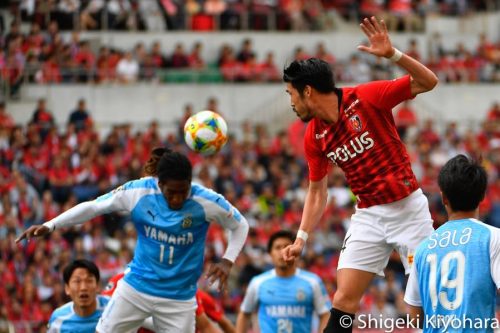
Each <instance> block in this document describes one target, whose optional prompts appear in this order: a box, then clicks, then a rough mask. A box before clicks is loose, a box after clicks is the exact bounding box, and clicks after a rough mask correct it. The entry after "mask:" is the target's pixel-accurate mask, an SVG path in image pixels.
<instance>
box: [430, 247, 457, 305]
mask: <svg viewBox="0 0 500 333" xmlns="http://www.w3.org/2000/svg"><path fill="white" fill-rule="evenodd" d="M452 260H453V261H455V262H456V276H455V278H453V279H448V277H449V275H450V266H452V265H450V263H451V261H452ZM427 262H428V263H429V264H430V265H431V267H430V272H429V294H430V296H431V302H432V308H433V309H436V307H437V305H438V302H439V304H441V306H442V307H443V308H445V309H447V310H454V309H457V308H458V307H460V305H461V304H462V301H463V297H464V277H465V255H464V254H463V253H462V252H461V251H452V252H449V253H447V254H446V255H445V256H444V257H443V259H441V272H440V274H441V287H443V288H447V289H455V290H456V291H455V299H454V300H450V299H448V293H447V292H446V291H440V292H439V295H438V293H437V274H438V272H437V254H435V253H432V254H429V255H428V256H427ZM452 267H455V265H454V266H452Z"/></svg>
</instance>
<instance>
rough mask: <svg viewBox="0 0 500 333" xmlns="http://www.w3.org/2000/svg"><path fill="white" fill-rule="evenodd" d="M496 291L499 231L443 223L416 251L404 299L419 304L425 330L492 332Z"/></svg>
mask: <svg viewBox="0 0 500 333" xmlns="http://www.w3.org/2000/svg"><path fill="white" fill-rule="evenodd" d="M498 288H500V229H496V228H493V227H491V226H489V225H486V224H484V223H482V222H480V221H478V220H475V219H465V220H453V221H449V222H446V223H445V224H444V225H443V226H441V227H440V228H439V229H437V230H436V231H434V232H433V233H432V234H431V236H429V238H428V239H426V240H425V241H423V242H422V243H421V244H420V246H419V247H418V248H417V251H416V253H415V259H414V264H413V268H412V273H411V275H410V279H409V281H408V286H407V289H406V294H405V301H406V302H407V303H408V304H410V305H413V306H421V307H422V308H423V312H424V315H425V317H424V318H423V322H424V332H445V331H446V332H492V331H493V329H492V326H493V327H495V326H496V323H495V322H493V319H494V318H495V304H496V295H497V289H498Z"/></svg>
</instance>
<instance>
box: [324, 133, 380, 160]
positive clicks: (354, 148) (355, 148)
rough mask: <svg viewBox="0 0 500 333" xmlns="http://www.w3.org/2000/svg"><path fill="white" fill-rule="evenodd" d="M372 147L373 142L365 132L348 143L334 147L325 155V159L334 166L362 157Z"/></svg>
mask: <svg viewBox="0 0 500 333" xmlns="http://www.w3.org/2000/svg"><path fill="white" fill-rule="evenodd" d="M374 145H375V141H374V140H373V139H372V138H371V137H370V132H369V131H365V132H363V133H361V134H360V135H357V136H355V137H354V138H352V139H350V140H349V141H348V142H346V143H344V144H341V145H340V146H338V147H336V148H335V149H333V150H332V151H330V152H329V153H328V154H326V157H327V158H329V159H330V160H331V161H332V162H333V163H335V164H339V163H345V162H347V161H349V160H351V159H353V158H356V157H358V156H360V155H362V154H363V153H364V152H365V151H367V150H370V149H372V148H373V146H374Z"/></svg>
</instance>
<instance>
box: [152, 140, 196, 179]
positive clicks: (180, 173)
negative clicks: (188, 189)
mask: <svg viewBox="0 0 500 333" xmlns="http://www.w3.org/2000/svg"><path fill="white" fill-rule="evenodd" d="M144 172H145V174H146V175H149V176H155V177H158V180H159V181H160V182H165V181H167V180H188V181H191V179H192V178H193V166H192V165H191V162H190V161H189V159H188V158H187V157H186V155H184V154H181V153H179V152H176V151H172V150H171V149H169V148H165V147H159V148H155V149H153V151H152V152H151V157H150V158H149V160H148V161H147V163H146V165H145V166H144Z"/></svg>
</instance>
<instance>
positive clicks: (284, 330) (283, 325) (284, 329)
mask: <svg viewBox="0 0 500 333" xmlns="http://www.w3.org/2000/svg"><path fill="white" fill-rule="evenodd" d="M292 332H293V323H292V322H291V321H290V320H289V319H278V333H292Z"/></svg>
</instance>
